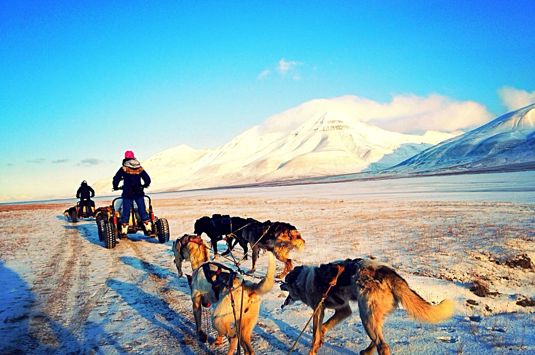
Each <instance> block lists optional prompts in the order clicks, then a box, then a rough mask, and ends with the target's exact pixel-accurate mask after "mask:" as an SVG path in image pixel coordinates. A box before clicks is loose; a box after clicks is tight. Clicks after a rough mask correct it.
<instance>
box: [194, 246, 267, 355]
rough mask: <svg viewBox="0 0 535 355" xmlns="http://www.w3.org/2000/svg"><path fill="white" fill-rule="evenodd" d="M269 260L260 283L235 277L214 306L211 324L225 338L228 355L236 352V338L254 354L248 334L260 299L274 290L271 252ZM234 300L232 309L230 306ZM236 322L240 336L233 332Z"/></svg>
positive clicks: (257, 311)
mask: <svg viewBox="0 0 535 355" xmlns="http://www.w3.org/2000/svg"><path fill="white" fill-rule="evenodd" d="M268 257H269V261H268V270H267V273H266V276H265V277H264V278H263V279H262V280H261V281H260V282H259V283H253V282H250V281H247V280H243V281H240V280H238V279H237V278H235V279H234V280H233V282H232V287H231V288H226V289H225V290H224V291H223V293H222V294H221V297H220V298H219V301H218V302H217V303H216V304H215V309H214V313H213V314H212V324H213V326H214V328H215V329H216V330H217V333H218V338H220V337H223V336H225V337H227V339H228V341H229V349H228V355H232V354H234V352H235V351H236V347H237V345H238V335H239V340H240V342H241V344H242V345H243V348H244V352H245V354H254V350H253V347H252V345H251V335H252V333H253V328H254V327H255V325H256V323H257V321H258V314H259V312H260V303H261V302H262V299H261V296H262V295H264V294H266V293H268V292H269V291H270V290H271V289H272V288H273V284H274V281H275V280H274V279H275V257H274V256H273V254H272V253H270V252H269V253H268ZM201 283H202V281H201ZM193 285H195V279H194V280H193V283H192V288H193ZM242 297H243V300H242ZM233 301H234V307H233V306H232V303H233ZM242 305H243V308H242ZM235 320H236V321H235ZM236 323H239V329H238V330H239V334H238V331H237V329H236V327H237V324H236Z"/></svg>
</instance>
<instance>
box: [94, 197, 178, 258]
mask: <svg viewBox="0 0 535 355" xmlns="http://www.w3.org/2000/svg"><path fill="white" fill-rule="evenodd" d="M122 199H123V198H122V197H117V198H115V199H114V200H113V202H112V205H111V211H110V213H109V215H108V217H107V219H102V220H103V221H104V222H100V223H101V224H102V239H103V241H104V245H105V246H106V248H107V249H113V248H115V245H116V244H117V241H118V239H120V238H123V237H126V235H123V234H121V222H120V219H121V210H122V202H123V201H122ZM145 206H146V207H147V212H148V214H149V217H150V219H149V223H148V227H150V228H146V227H145V224H144V223H143V221H142V220H141V218H140V215H139V211H138V207H137V205H136V203H135V202H134V203H133V208H132V209H131V210H130V218H129V221H128V234H129V233H137V232H138V231H143V233H144V234H145V235H146V236H150V237H158V241H159V242H160V243H165V242H168V241H169V235H170V233H169V223H168V222H167V219H165V218H158V217H156V216H155V215H154V212H153V210H152V200H151V198H150V197H149V196H147V195H145ZM99 220H100V219H99ZM97 226H98V228H99V237H100V235H101V231H100V228H101V227H100V225H99V224H98V222H97Z"/></svg>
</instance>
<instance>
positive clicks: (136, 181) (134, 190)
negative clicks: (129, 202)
mask: <svg viewBox="0 0 535 355" xmlns="http://www.w3.org/2000/svg"><path fill="white" fill-rule="evenodd" d="M121 180H122V181H123V193H122V195H121V196H123V197H125V198H136V197H139V196H143V195H145V194H144V192H143V188H144V187H149V185H150V181H151V180H150V176H149V174H147V172H146V171H145V170H144V169H143V167H142V166H141V164H139V162H138V161H137V160H136V159H124V160H123V166H122V167H121V168H120V169H119V170H118V171H117V173H116V174H115V176H114V177H113V189H114V190H117V188H118V187H119V183H120V182H121ZM141 180H143V182H142V181H141Z"/></svg>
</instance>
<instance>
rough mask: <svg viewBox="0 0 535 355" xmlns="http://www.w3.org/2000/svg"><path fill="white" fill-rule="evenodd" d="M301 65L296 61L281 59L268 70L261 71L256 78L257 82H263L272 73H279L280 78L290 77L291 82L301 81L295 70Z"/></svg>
mask: <svg viewBox="0 0 535 355" xmlns="http://www.w3.org/2000/svg"><path fill="white" fill-rule="evenodd" d="M302 65H303V63H301V62H298V61H296V60H286V59H284V58H281V59H280V60H279V61H278V62H277V64H275V65H274V66H272V67H270V68H266V69H264V70H262V71H261V72H260V73H259V74H258V75H257V77H256V79H257V80H264V79H266V78H267V77H269V76H271V74H272V73H279V75H280V76H281V77H287V76H288V77H290V78H292V80H301V74H300V73H299V71H298V70H297V68H298V67H300V66H302Z"/></svg>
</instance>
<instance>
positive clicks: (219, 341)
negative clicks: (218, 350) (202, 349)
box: [212, 335, 224, 346]
mask: <svg viewBox="0 0 535 355" xmlns="http://www.w3.org/2000/svg"><path fill="white" fill-rule="evenodd" d="M223 341H224V340H223V336H221V335H218V336H217V338H215V340H214V342H213V343H212V346H219V345H222V344H223Z"/></svg>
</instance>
